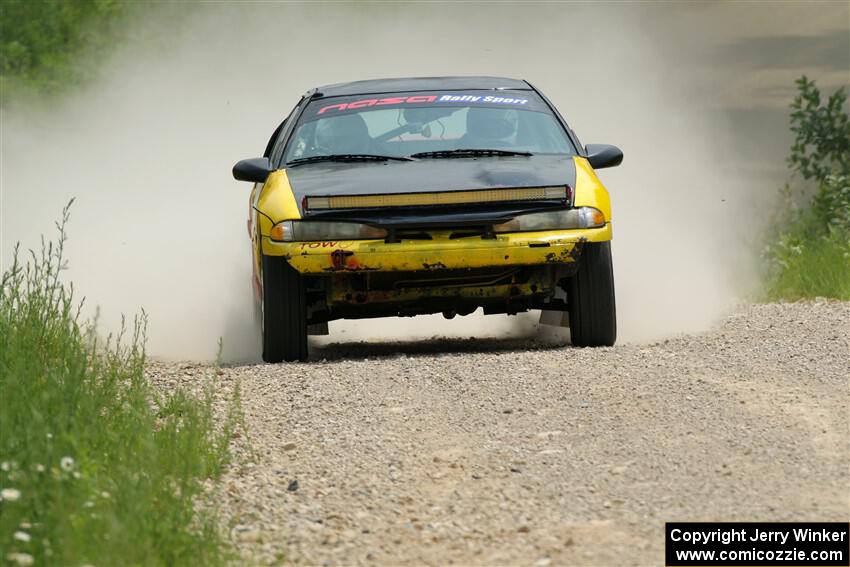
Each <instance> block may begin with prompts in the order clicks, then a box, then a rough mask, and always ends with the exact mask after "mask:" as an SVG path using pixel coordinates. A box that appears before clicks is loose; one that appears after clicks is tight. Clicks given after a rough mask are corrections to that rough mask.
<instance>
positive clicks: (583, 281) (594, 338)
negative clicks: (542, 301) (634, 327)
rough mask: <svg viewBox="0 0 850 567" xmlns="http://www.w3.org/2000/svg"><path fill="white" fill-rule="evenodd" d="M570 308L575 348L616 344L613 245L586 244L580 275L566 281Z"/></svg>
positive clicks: (604, 243) (572, 337)
mask: <svg viewBox="0 0 850 567" xmlns="http://www.w3.org/2000/svg"><path fill="white" fill-rule="evenodd" d="M567 309H568V311H569V314H570V340H571V341H572V343H573V345H575V346H579V347H598V346H613V345H614V342H615V341H616V340H617V309H616V306H615V304H614V267H613V264H612V262H611V243H610V242H588V243H585V244H584V248H583V250H582V252H581V256H580V257H579V266H578V272H577V273H576V275H574V276H573V277H571V278H570V279H569V280H567Z"/></svg>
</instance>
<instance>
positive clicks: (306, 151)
mask: <svg viewBox="0 0 850 567" xmlns="http://www.w3.org/2000/svg"><path fill="white" fill-rule="evenodd" d="M459 149H462V150H470V149H487V150H504V151H505V152H521V154H535V155H536V154H562V155H572V154H573V153H574V151H573V149H572V144H571V143H570V141H569V139H568V138H567V135H566V132H565V131H564V129H563V127H562V126H561V124H560V123H559V122H558V120H557V119H556V118H555V116H554V115H553V114H552V111H551V110H550V109H549V107H548V106H547V105H546V104H545V103H544V102H543V101H542V100H541V99H540V98H539V97H538V96H537V94H536V93H534V92H533V91H496V92H495V93H494V91H451V93H421V92H417V93H392V94H387V95H361V96H346V97H332V98H319V99H315V100H313V101H311V102H310V104H309V105H308V106H307V108H305V110H304V112H303V114H302V115H301V117H300V118H299V122H298V126H297V127H296V128H295V132H294V134H293V136H292V138H291V139H290V141H289V144H288V145H287V150H286V158H285V161H286V162H287V163H289V162H292V161H294V160H297V159H303V158H311V157H314V156H323V155H337V154H373V155H382V156H399V157H402V156H410V155H412V154H422V153H425V152H451V151H452V150H459ZM521 154H520V155H521ZM497 155H498V152H493V153H491V154H490V155H489V156H488V155H479V156H477V157H496V156H497ZM433 157H452V156H450V155H445V154H443V155H441V154H436V155H434V156H433ZM455 157H457V155H456V156H455Z"/></svg>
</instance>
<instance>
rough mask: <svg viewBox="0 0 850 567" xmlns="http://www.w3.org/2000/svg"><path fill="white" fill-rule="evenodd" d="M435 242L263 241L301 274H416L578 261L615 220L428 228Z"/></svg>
mask: <svg viewBox="0 0 850 567" xmlns="http://www.w3.org/2000/svg"><path fill="white" fill-rule="evenodd" d="M429 234H430V235H431V238H432V239H431V240H401V241H400V242H394V243H387V242H384V241H382V240H348V241H329V242H274V241H272V240H271V239H270V238H268V237H267V236H264V237H263V239H262V249H263V254H266V255H268V256H283V257H285V258H286V260H287V262H289V264H290V265H291V266H292V267H294V268H295V269H296V270H298V271H299V272H300V273H302V274H310V275H332V274H340V273H345V272H370V271H378V272H413V271H422V270H426V271H428V270H444V269H449V270H450V269H460V268H485V267H491V266H533V265H540V264H568V263H571V262H575V261H576V260H577V259H578V255H579V253H580V244H581V243H583V242H604V241H607V240H611V223H608V224H606V225H605V226H604V227H601V228H590V229H580V230H550V231H542V232H521V233H512V234H499V235H497V237H496V238H494V239H483V238H481V237H480V236H470V237H464V238H454V239H452V238H450V234H451V233H450V232H448V231H445V232H442V231H440V232H437V231H430V232H429Z"/></svg>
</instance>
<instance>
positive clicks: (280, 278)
mask: <svg viewBox="0 0 850 567" xmlns="http://www.w3.org/2000/svg"><path fill="white" fill-rule="evenodd" d="M262 331H263V360H264V361H266V362H281V361H287V362H293V361H296V360H307V301H306V294H305V291H304V279H303V278H302V277H301V274H299V273H298V271H297V270H295V268H293V267H292V266H290V265H289V264H287V263H286V262H285V261H284V260H283V258H278V257H275V256H263V303H262Z"/></svg>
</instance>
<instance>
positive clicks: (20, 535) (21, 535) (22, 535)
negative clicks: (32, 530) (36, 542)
mask: <svg viewBox="0 0 850 567" xmlns="http://www.w3.org/2000/svg"><path fill="white" fill-rule="evenodd" d="M14 537H15V539H16V540H17V541H22V542H24V543H27V542H28V541H29V540H31V539H32V537H31V536H30V534H28V533H27V532H15V536H14Z"/></svg>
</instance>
